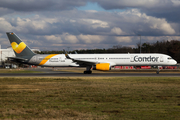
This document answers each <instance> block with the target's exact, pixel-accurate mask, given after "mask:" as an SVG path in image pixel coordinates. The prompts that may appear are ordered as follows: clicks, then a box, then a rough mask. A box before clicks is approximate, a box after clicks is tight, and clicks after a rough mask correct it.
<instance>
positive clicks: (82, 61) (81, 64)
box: [64, 51, 99, 66]
mask: <svg viewBox="0 0 180 120" xmlns="http://www.w3.org/2000/svg"><path fill="white" fill-rule="evenodd" d="M64 52H65V56H66V58H67V59H71V60H72V61H73V62H75V63H77V64H79V65H80V66H87V65H96V64H98V63H99V62H95V61H93V60H79V59H75V58H71V57H70V56H69V55H68V53H67V52H66V51H64Z"/></svg>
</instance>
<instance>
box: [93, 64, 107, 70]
mask: <svg viewBox="0 0 180 120" xmlns="http://www.w3.org/2000/svg"><path fill="white" fill-rule="evenodd" d="M93 70H103V71H108V70H110V64H109V63H99V64H96V65H95V66H93Z"/></svg>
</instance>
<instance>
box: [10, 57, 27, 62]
mask: <svg viewBox="0 0 180 120" xmlns="http://www.w3.org/2000/svg"><path fill="white" fill-rule="evenodd" d="M7 58H8V60H10V61H15V62H26V61H27V60H28V59H24V58H20V57H7Z"/></svg>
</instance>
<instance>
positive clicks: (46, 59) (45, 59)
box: [39, 54, 58, 65]
mask: <svg viewBox="0 0 180 120" xmlns="http://www.w3.org/2000/svg"><path fill="white" fill-rule="evenodd" d="M56 55H58V54H50V55H48V56H47V57H45V58H44V59H43V60H42V61H41V62H40V63H39V65H44V64H45V63H46V62H47V61H48V60H49V59H51V58H52V57H54V56H56Z"/></svg>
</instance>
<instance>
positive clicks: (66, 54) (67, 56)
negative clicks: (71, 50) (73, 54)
mask: <svg viewBox="0 0 180 120" xmlns="http://www.w3.org/2000/svg"><path fill="white" fill-rule="evenodd" d="M63 52H64V54H65V56H66V58H67V59H71V58H70V57H69V55H68V53H67V52H66V51H65V50H64V49H63Z"/></svg>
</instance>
